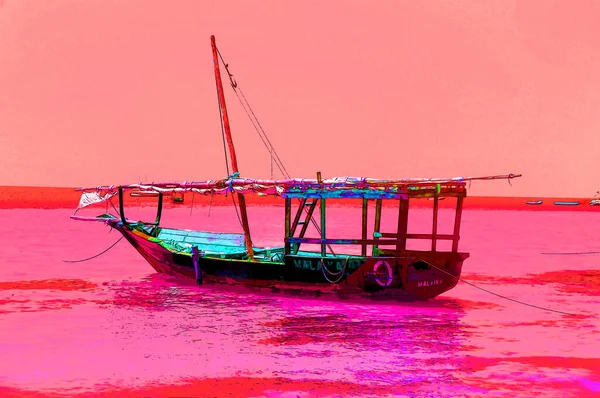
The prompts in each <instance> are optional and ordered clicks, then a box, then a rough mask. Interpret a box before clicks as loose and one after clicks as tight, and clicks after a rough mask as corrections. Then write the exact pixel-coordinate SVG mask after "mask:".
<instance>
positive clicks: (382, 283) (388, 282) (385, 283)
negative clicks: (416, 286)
mask: <svg viewBox="0 0 600 398" xmlns="http://www.w3.org/2000/svg"><path fill="white" fill-rule="evenodd" d="M381 265H383V266H384V267H385V268H386V269H387V274H388V276H387V278H386V279H384V280H383V281H381V280H380V278H379V277H378V276H377V271H379V267H380V266H381ZM373 273H374V274H375V282H377V284H378V285H379V286H382V287H388V286H389V285H391V284H392V282H393V280H394V274H393V273H392V267H390V265H389V264H388V263H387V261H383V260H381V261H377V262H376V263H375V265H374V266H373Z"/></svg>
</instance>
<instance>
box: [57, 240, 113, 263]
mask: <svg viewBox="0 0 600 398" xmlns="http://www.w3.org/2000/svg"><path fill="white" fill-rule="evenodd" d="M123 238H124V236H121V237H120V238H119V239H118V240H117V241H116V242H115V243H113V244H112V245H110V246H109V248H108V249H106V250H104V251H103V252H100V253H98V254H96V255H95V256H92V257H88V258H84V259H83V260H63V261H64V262H65V263H81V262H83V261H88V260H91V259H94V258H96V257H99V256H101V255H102V254H104V253H106V252H107V251H109V250H110V249H112V248H113V247H115V246H116V245H117V243H119V242H120V241H121V239H123Z"/></svg>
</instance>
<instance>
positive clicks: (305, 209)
mask: <svg viewBox="0 0 600 398" xmlns="http://www.w3.org/2000/svg"><path fill="white" fill-rule="evenodd" d="M318 201H319V199H318V198H310V199H308V198H303V199H301V202H300V206H299V207H298V211H297V212H296V216H295V217H294V222H293V223H292V226H291V228H290V237H291V238H304V234H306V230H307V229H308V223H309V222H310V220H311V219H312V215H313V213H314V211H315V208H316V207H317V203H318ZM302 215H304V216H305V217H304V218H303V219H302V220H301V218H302ZM300 225H301V226H302V227H301V228H300V233H299V234H298V236H294V235H295V234H296V229H297V228H298V226H300ZM299 249H300V243H296V244H294V245H292V248H291V254H293V255H295V254H297V253H298V250H299Z"/></svg>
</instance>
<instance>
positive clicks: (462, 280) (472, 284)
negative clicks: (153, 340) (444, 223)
mask: <svg viewBox="0 0 600 398" xmlns="http://www.w3.org/2000/svg"><path fill="white" fill-rule="evenodd" d="M419 260H421V261H423V262H424V263H426V264H429V266H431V267H433V268H435V269H437V270H438V271H441V272H443V273H445V274H446V275H449V276H451V277H453V278H458V280H459V281H461V282H463V283H466V284H467V285H469V286H472V287H474V288H476V289H479V290H482V291H484V292H486V293H489V294H492V295H494V296H497V297H500V298H503V299H505V300H508V301H512V302H514V303H517V304H521V305H525V306H527V307H532V308H537V309H540V310H544V311H550V312H555V313H557V314H563V315H570V316H577V314H572V313H569V312H564V311H559V310H553V309H551V308H546V307H540V306H539V305H535V304H529V303H525V302H523V301H519V300H516V299H513V298H510V297H507V296H503V295H501V294H498V293H494V292H492V291H491V290H488V289H485V288H483V287H480V286H477V285H476V284H474V283H471V282H467V281H465V280H464V279H462V278H460V277H457V276H456V275H452V274H451V273H450V272H448V271H446V270H443V269H441V268H440V267H436V266H435V265H433V264H431V263H430V262H428V261H425V260H423V259H422V258H420V259H419Z"/></svg>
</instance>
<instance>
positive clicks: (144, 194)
mask: <svg viewBox="0 0 600 398" xmlns="http://www.w3.org/2000/svg"><path fill="white" fill-rule="evenodd" d="M158 195H159V193H158V192H146V191H137V190H135V191H131V193H130V194H129V196H133V197H144V198H154V197H158Z"/></svg>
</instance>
